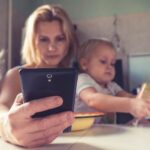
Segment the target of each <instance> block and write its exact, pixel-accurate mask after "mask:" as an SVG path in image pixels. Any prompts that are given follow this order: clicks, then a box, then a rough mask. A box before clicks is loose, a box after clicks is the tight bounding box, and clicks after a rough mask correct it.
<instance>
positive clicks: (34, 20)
mask: <svg viewBox="0 0 150 150" xmlns="http://www.w3.org/2000/svg"><path fill="white" fill-rule="evenodd" d="M54 20H57V21H59V22H60V23H61V25H62V29H63V31H64V34H65V36H66V39H67V43H68V53H67V55H66V56H65V58H64V59H63V60H62V62H61V64H59V66H63V67H66V66H68V65H69V63H70V61H71V58H72V57H73V56H74V54H75V53H76V48H77V43H76V36H75V30H74V27H73V24H72V22H71V21H70V18H69V17H68V15H67V13H66V12H65V11H64V10H63V9H62V8H61V7H60V6H54V5H43V6H40V7H38V8H37V9H36V10H35V11H34V12H33V13H32V14H31V15H30V17H29V18H28V20H27V22H26V28H25V39H24V44H23V48H22V60H23V61H24V62H25V63H27V64H37V63H39V62H40V61H41V56H40V53H39V51H38V50H37V49H36V48H35V34H36V28H37V24H38V23H39V22H46V21H49V22H51V21H54Z"/></svg>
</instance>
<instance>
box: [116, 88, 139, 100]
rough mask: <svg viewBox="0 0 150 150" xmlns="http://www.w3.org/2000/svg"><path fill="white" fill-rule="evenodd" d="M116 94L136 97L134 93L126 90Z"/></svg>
mask: <svg viewBox="0 0 150 150" xmlns="http://www.w3.org/2000/svg"><path fill="white" fill-rule="evenodd" d="M116 96H119V97H131V98H132V97H136V96H135V95H133V94H131V93H129V92H127V91H125V90H122V91H120V92H118V93H117V94H116Z"/></svg>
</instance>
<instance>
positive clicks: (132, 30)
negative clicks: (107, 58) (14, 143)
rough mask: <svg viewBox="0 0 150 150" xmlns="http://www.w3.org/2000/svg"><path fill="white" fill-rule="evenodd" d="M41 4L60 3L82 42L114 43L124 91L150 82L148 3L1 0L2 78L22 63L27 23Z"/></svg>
mask: <svg viewBox="0 0 150 150" xmlns="http://www.w3.org/2000/svg"><path fill="white" fill-rule="evenodd" d="M42 4H59V5H61V6H62V7H63V8H64V9H65V10H66V11H67V12H68V14H69V15H70V18H71V19H72V21H73V23H74V24H75V25H76V27H77V30H76V32H77V36H78V38H79V42H80V43H82V42H83V41H84V40H86V39H88V38H101V37H105V38H109V39H110V40H112V41H113V42H114V44H115V45H116V47H117V50H118V54H119V55H118V58H119V59H121V60H122V70H123V82H124V87H125V89H127V90H129V91H132V90H133V89H136V88H137V87H138V86H140V85H141V84H142V83H143V82H150V67H149V65H150V1H149V0H0V18H1V21H0V79H2V77H3V75H4V74H5V72H6V71H7V70H8V69H10V68H12V67H14V66H17V65H20V64H21V61H20V50H21V45H22V41H23V28H24V23H25V20H26V19H27V17H28V16H29V14H30V13H31V12H32V11H33V10H34V9H35V8H36V7H38V6H40V5H42ZM118 72H120V70H118ZM120 74H121V72H120ZM121 75H122V74H121Z"/></svg>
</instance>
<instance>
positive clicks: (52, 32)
mask: <svg viewBox="0 0 150 150" xmlns="http://www.w3.org/2000/svg"><path fill="white" fill-rule="evenodd" d="M35 46H36V49H37V50H39V52H40V55H41V64H40V65H41V66H44V67H58V65H59V63H60V62H61V61H62V59H63V58H64V57H65V56H66V54H67V52H68V43H67V40H66V36H65V34H64V32H63V29H62V25H61V24H60V22H58V21H56V20H55V21H52V22H39V23H38V25H37V34H36V36H35Z"/></svg>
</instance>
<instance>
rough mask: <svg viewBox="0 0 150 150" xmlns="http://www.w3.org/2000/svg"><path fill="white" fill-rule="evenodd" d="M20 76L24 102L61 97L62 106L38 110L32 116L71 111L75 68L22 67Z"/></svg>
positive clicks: (75, 77)
mask: <svg viewBox="0 0 150 150" xmlns="http://www.w3.org/2000/svg"><path fill="white" fill-rule="evenodd" d="M20 77H21V84H22V92H23V95H24V100H25V102H28V101H31V100H35V99H39V98H43V97H48V96H60V97H62V99H63V105H62V106H60V107H58V108H54V109H50V110H45V111H43V112H38V113H36V114H34V115H33V116H32V117H36V118H37V117H44V116H47V115H51V114H57V113H60V112H63V111H73V107H74V99H75V92H76V83H77V70H76V69H74V68H65V69H58V68H56V69H54V68H53V69H47V68H38V69H25V68H22V69H21V70H20Z"/></svg>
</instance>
